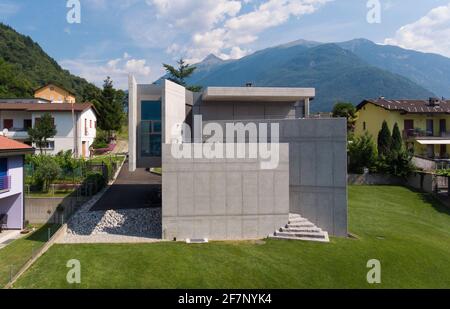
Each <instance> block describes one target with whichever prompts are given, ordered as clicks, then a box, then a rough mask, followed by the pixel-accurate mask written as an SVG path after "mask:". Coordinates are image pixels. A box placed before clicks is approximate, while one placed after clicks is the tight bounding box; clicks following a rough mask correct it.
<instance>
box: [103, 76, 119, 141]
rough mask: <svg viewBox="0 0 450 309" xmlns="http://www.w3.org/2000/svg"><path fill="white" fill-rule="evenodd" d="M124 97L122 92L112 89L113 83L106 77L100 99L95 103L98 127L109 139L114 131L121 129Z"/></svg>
mask: <svg viewBox="0 0 450 309" xmlns="http://www.w3.org/2000/svg"><path fill="white" fill-rule="evenodd" d="M124 96H125V93H124V92H123V91H121V90H119V91H118V90H115V89H114V87H113V81H112V80H111V78H110V77H109V76H108V77H107V78H106V79H105V82H104V84H103V91H102V93H101V97H100V99H99V100H98V102H97V105H98V106H97V110H98V112H99V119H98V124H99V127H100V128H101V129H102V130H104V131H106V132H107V133H108V136H109V138H111V136H112V133H113V132H114V131H118V130H120V128H121V127H122V122H123V118H124V112H123V105H122V103H123V98H124Z"/></svg>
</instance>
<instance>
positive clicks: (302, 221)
mask: <svg viewBox="0 0 450 309" xmlns="http://www.w3.org/2000/svg"><path fill="white" fill-rule="evenodd" d="M304 222H308V223H311V222H309V221H308V219H305V218H296V219H289V224H297V223H304Z"/></svg>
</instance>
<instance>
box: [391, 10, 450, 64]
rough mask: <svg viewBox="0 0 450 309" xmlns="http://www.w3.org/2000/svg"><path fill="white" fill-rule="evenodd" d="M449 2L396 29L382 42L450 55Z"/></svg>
mask: <svg viewBox="0 0 450 309" xmlns="http://www.w3.org/2000/svg"><path fill="white" fill-rule="evenodd" d="M449 37H450V3H449V4H448V5H446V6H445V5H444V6H440V7H437V8H434V9H432V10H431V11H430V12H429V13H428V14H427V15H425V16H424V17H422V18H420V19H419V20H418V21H416V22H414V23H411V24H408V25H405V26H403V27H401V28H400V29H398V30H397V32H396V33H395V36H394V37H393V38H387V39H386V40H385V41H384V43H385V44H389V45H398V46H400V47H403V48H408V49H415V50H420V51H423V52H431V53H438V54H442V55H444V56H447V57H450V40H448V39H447V38H449Z"/></svg>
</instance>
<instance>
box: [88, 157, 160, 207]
mask: <svg viewBox="0 0 450 309" xmlns="http://www.w3.org/2000/svg"><path fill="white" fill-rule="evenodd" d="M161 181H162V178H161V176H159V175H154V174H152V173H150V172H147V171H146V170H145V169H137V170H136V172H133V173H130V172H129V171H128V163H125V164H124V166H123V167H122V170H121V172H120V174H119V176H118V178H117V180H116V182H115V183H114V185H112V186H111V188H109V190H108V191H107V192H106V193H105V194H104V195H103V197H102V198H101V199H100V200H99V201H98V202H97V203H96V204H95V205H94V206H93V207H92V208H91V211H98V210H117V209H142V208H158V207H161Z"/></svg>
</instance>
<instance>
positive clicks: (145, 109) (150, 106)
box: [141, 101, 161, 120]
mask: <svg viewBox="0 0 450 309" xmlns="http://www.w3.org/2000/svg"><path fill="white" fill-rule="evenodd" d="M141 120H161V101H142V102H141Z"/></svg>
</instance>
